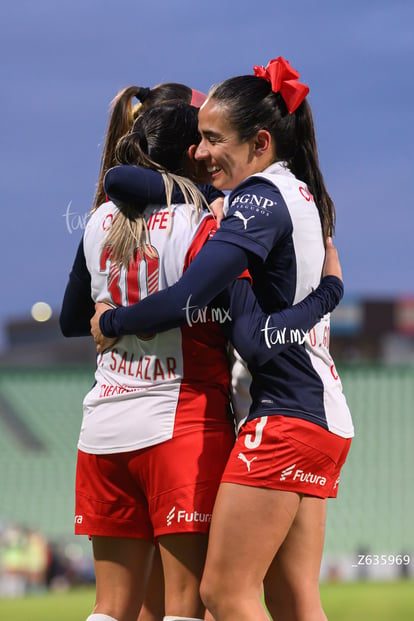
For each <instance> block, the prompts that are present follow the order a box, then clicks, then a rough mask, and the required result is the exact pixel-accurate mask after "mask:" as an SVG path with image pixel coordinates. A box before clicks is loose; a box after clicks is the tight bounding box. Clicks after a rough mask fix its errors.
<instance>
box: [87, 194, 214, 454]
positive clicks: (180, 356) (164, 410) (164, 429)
mask: <svg viewBox="0 0 414 621" xmlns="http://www.w3.org/2000/svg"><path fill="white" fill-rule="evenodd" d="M117 214H118V209H117V207H116V206H115V205H114V204H113V203H112V202H108V203H105V204H103V205H101V206H100V207H99V209H98V210H97V211H96V212H95V213H94V214H93V215H92V217H91V218H90V221H89V222H88V225H87V227H86V229H85V234H84V252H85V257H86V263H87V267H88V270H89V272H90V274H91V289H92V298H93V299H94V300H95V301H103V302H108V303H110V304H113V305H115V306H118V305H123V306H126V305H130V304H133V303H135V302H138V301H139V300H141V299H143V298H145V297H146V296H147V295H149V294H151V293H154V292H156V291H158V290H159V289H162V288H165V287H168V286H170V285H172V284H174V283H175V282H176V281H177V280H178V279H179V277H180V276H181V275H182V273H183V271H184V269H185V267H186V265H187V263H188V262H189V261H191V256H192V254H196V252H197V251H198V249H199V248H200V247H201V246H202V245H203V243H204V242H205V241H206V239H208V237H209V235H210V234H211V231H214V230H215V221H214V219H213V218H212V216H211V215H210V214H208V213H202V214H201V215H200V216H199V217H197V215H196V212H195V209H194V208H193V207H192V206H191V207H189V206H187V205H173V206H172V207H171V210H170V211H169V210H168V208H167V207H148V208H147V209H146V211H145V218H146V221H147V225H148V230H149V235H150V243H151V249H152V252H153V255H154V256H153V257H150V256H147V255H145V254H143V253H141V254H139V253H138V254H137V257H136V261H135V262H133V263H131V264H130V267H129V268H128V270H126V269H124V268H121V269H120V268H119V267H118V266H117V265H116V264H114V263H113V262H112V261H111V249H110V248H108V247H107V246H105V239H106V237H107V235H108V232H109V230H110V228H111V226H112V222H113V220H114V218H115V217H116V215H117ZM186 351H187V352H188V351H189V348H188V347H184V346H183V330H182V329H180V328H176V329H173V330H169V331H166V332H162V333H159V334H154V335H151V336H145V337H144V336H142V338H141V337H140V336H138V335H137V336H124V337H121V338H120V339H119V340H118V341H117V342H116V344H115V345H114V347H112V348H110V349H109V350H107V351H105V352H104V353H103V354H102V355H100V356H99V357H98V362H97V369H96V373H95V380H96V383H95V385H94V387H93V388H92V389H91V391H90V392H89V393H88V394H87V395H86V397H85V399H84V417H83V424H82V428H81V433H80V438H79V444H78V446H79V448H80V449H81V450H83V451H85V452H88V453H114V452H126V451H131V450H136V449H139V448H143V447H146V446H150V445H153V444H157V443H159V442H163V441H165V440H168V439H170V438H171V437H172V436H173V433H174V425H175V421H176V415H177V408H178V401H179V395H180V387H181V384H182V382H183V379H184V370H185V367H186V368H187V371H186V374H187V375H189V376H191V373H192V371H191V367H190V365H189V364H187V365H186V364H185V362H186V361H185V356H186V353H185V352H186ZM192 353H194V352H192ZM195 353H196V354H197V352H195ZM224 359H225V352H224V353H223V360H224ZM201 379H202V378H201ZM210 380H211V378H209V377H208V376H207V377H205V381H206V382H209V381H210ZM224 381H225V380H224Z"/></svg>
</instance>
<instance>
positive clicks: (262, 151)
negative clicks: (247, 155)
mask: <svg viewBox="0 0 414 621" xmlns="http://www.w3.org/2000/svg"><path fill="white" fill-rule="evenodd" d="M271 148H272V136H271V134H270V132H268V131H267V129H259V131H258V132H257V134H256V137H255V140H254V151H255V155H257V157H262V156H263V155H266V154H267V153H268V152H269V149H271Z"/></svg>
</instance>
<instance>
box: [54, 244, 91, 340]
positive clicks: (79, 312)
mask: <svg viewBox="0 0 414 621" xmlns="http://www.w3.org/2000/svg"><path fill="white" fill-rule="evenodd" d="M94 312H95V303H94V301H93V300H92V298H91V276H90V273H89V271H88V268H87V266H86V259H85V253H84V250H83V238H82V239H81V241H80V244H79V246H78V250H77V253H76V257H75V261H74V263H73V266H72V270H71V272H70V274H69V281H68V284H67V285H66V289H65V293H64V296H63V302H62V308H61V311H60V315H59V324H60V329H61V331H62V334H63V335H64V336H90V333H91V327H90V320H91V317H92V316H93V314H94Z"/></svg>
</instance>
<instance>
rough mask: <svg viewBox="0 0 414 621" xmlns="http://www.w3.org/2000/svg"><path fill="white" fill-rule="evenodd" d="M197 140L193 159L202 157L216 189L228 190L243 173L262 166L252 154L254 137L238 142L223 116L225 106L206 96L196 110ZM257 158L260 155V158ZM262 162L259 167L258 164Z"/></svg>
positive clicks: (248, 173) (240, 180)
mask: <svg viewBox="0 0 414 621" xmlns="http://www.w3.org/2000/svg"><path fill="white" fill-rule="evenodd" d="M198 128H199V132H200V134H201V142H200V144H199V145H198V147H197V151H196V154H195V157H196V159H198V160H203V161H204V162H205V164H206V167H207V171H208V172H209V173H210V176H211V183H212V184H213V185H214V187H216V188H217V189H219V190H232V189H233V188H235V187H236V186H237V185H238V184H239V183H241V182H242V181H243V180H244V179H246V177H248V176H249V175H252V174H254V173H256V172H260V171H261V170H264V168H265V167H266V166H268V165H269V164H270V163H271V162H269V163H266V166H264V165H263V161H260V162H259V161H258V159H257V156H256V148H255V146H256V144H255V143H256V138H252V139H251V140H249V141H245V142H241V141H240V139H239V136H238V134H237V132H236V130H235V129H233V128H232V127H231V126H230V125H229V124H228V122H227V120H226V109H225V107H224V106H222V105H220V103H218V102H216V101H215V100H214V99H210V100H209V101H208V102H207V103H206V104H205V105H204V106H202V108H201V109H200V111H199V113H198ZM260 159H261V158H260ZM261 166H262V167H261Z"/></svg>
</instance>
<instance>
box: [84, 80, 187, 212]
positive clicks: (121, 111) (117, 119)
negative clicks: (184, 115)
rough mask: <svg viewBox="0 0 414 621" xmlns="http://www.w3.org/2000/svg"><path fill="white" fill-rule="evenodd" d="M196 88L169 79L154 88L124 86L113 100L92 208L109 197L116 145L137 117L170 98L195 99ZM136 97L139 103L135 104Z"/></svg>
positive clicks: (172, 99)
mask: <svg viewBox="0 0 414 621" xmlns="http://www.w3.org/2000/svg"><path fill="white" fill-rule="evenodd" d="M192 93H193V91H192V89H191V88H190V87H189V86H186V85H185V84H179V83H176V82H166V83H163V84H158V85H157V86H154V88H147V87H143V86H127V87H126V88H124V89H123V90H121V91H120V92H119V93H118V94H117V95H116V97H115V98H114V99H113V100H112V102H111V107H110V116H109V120H108V127H107V130H106V136H105V144H104V148H103V152H102V158H101V166H100V171H99V178H98V183H97V187H96V191H95V196H94V200H93V206H92V211H95V209H97V208H98V207H99V205H101V204H102V203H104V202H105V200H106V195H105V190H104V187H103V182H104V178H105V174H106V173H107V171H108V170H109V169H110V168H112V167H113V166H115V165H116V158H115V149H116V145H117V144H118V141H119V139H120V138H121V137H122V136H124V135H125V134H126V133H127V132H129V130H130V129H131V126H132V124H133V122H134V120H135V119H136V118H137V117H138V116H139V115H140V114H142V113H143V112H144V111H145V110H148V109H149V108H152V107H154V106H159V105H163V104H165V103H167V102H174V101H175V102H178V101H182V102H184V103H188V104H190V103H191V98H192ZM133 98H136V99H138V102H139V103H138V104H136V105H135V106H133V105H132V100H133Z"/></svg>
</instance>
